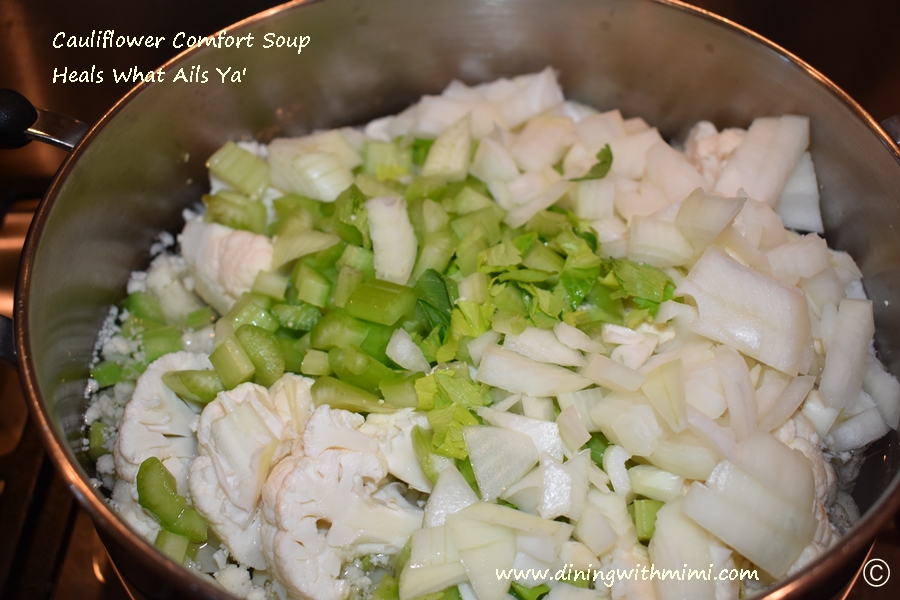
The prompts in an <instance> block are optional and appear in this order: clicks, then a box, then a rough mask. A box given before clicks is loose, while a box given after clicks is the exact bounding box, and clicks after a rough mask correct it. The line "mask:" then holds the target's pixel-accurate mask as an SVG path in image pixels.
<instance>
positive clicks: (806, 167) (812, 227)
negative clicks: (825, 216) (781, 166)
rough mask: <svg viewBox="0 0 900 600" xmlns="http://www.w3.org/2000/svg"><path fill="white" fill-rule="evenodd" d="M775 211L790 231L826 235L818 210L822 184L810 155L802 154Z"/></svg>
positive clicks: (820, 213)
mask: <svg viewBox="0 0 900 600" xmlns="http://www.w3.org/2000/svg"><path fill="white" fill-rule="evenodd" d="M775 211H776V212H777V213H778V216H779V217H781V221H782V222H783V223H784V226H785V227H787V228H789V229H796V230H797V231H814V232H816V233H825V227H824V226H823V225H822V211H821V210H820V209H819V182H818V181H817V180H816V170H815V167H814V166H813V161H812V156H810V154H809V152H804V153H803V156H802V157H800V162H798V163H797V166H796V167H795V168H794V170H793V172H791V176H790V177H789V178H788V180H787V183H785V184H784V190H783V191H782V192H781V198H779V200H778V203H777V204H776V205H775Z"/></svg>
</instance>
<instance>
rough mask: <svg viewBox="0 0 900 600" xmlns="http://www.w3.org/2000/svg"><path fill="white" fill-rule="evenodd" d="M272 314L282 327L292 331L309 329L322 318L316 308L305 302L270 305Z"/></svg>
mask: <svg viewBox="0 0 900 600" xmlns="http://www.w3.org/2000/svg"><path fill="white" fill-rule="evenodd" d="M271 312H272V315H273V316H274V317H275V318H276V319H278V322H279V323H281V326H282V327H285V328H287V329H292V330H294V331H310V330H311V329H312V328H313V327H315V326H316V323H318V322H319V321H321V320H322V313H321V311H319V309H318V308H316V307H315V306H312V305H310V304H306V303H305V302H301V304H299V305H296V306H295V305H291V304H276V305H275V306H273V307H272V311H271Z"/></svg>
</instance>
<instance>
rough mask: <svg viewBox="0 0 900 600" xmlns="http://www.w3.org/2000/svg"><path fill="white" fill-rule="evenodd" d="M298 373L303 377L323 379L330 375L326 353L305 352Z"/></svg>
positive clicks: (317, 351) (319, 351) (318, 351)
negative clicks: (310, 376)
mask: <svg viewBox="0 0 900 600" xmlns="http://www.w3.org/2000/svg"><path fill="white" fill-rule="evenodd" d="M300 372H301V373H303V374H304V375H313V376H315V377H323V376H325V375H331V365H330V364H328V353H327V352H322V351H321V350H312V349H310V350H307V351H306V356H304V357H303V365H302V366H301V367H300Z"/></svg>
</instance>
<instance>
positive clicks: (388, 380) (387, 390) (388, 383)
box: [378, 373, 424, 408]
mask: <svg viewBox="0 0 900 600" xmlns="http://www.w3.org/2000/svg"><path fill="white" fill-rule="evenodd" d="M422 377H424V374H422V373H405V374H401V375H395V374H391V375H390V376H389V377H385V378H384V379H382V380H381V383H379V384H378V389H379V390H381V395H382V396H384V401H385V402H387V403H388V404H393V405H394V406H396V407H398V408H415V407H416V406H417V405H418V403H419V398H418V396H417V395H416V381H417V380H419V379H421V378H422Z"/></svg>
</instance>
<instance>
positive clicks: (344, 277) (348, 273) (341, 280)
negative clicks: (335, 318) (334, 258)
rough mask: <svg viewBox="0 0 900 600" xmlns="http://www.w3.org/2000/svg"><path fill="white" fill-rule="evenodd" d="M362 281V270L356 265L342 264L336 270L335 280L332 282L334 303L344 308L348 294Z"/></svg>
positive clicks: (348, 297)
mask: <svg viewBox="0 0 900 600" xmlns="http://www.w3.org/2000/svg"><path fill="white" fill-rule="evenodd" d="M362 282H363V272H362V271H360V270H359V269H357V268H356V267H351V266H350V265H344V266H343V267H341V270H340V271H339V272H338V278H337V282H336V283H335V284H334V305H335V306H337V307H338V308H345V307H346V306H347V300H349V299H350V294H352V293H353V291H354V290H355V289H356V288H358V287H359V284H361V283H362Z"/></svg>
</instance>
